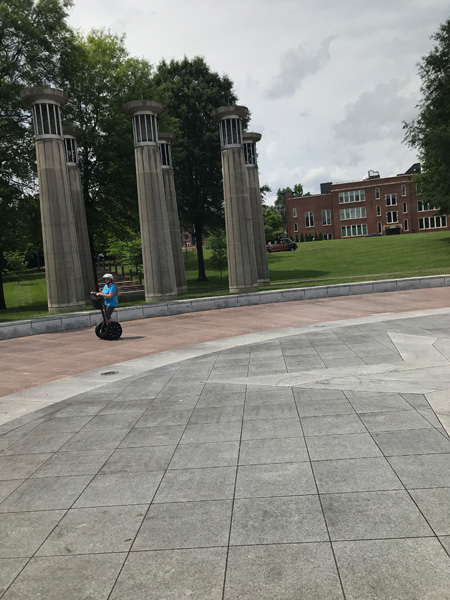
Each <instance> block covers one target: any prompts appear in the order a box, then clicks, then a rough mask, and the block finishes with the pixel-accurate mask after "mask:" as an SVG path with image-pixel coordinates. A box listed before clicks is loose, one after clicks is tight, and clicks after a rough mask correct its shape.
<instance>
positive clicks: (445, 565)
mask: <svg viewBox="0 0 450 600" xmlns="http://www.w3.org/2000/svg"><path fill="white" fill-rule="evenodd" d="M333 548H334V552H335V555H336V559H337V564H338V569H339V573H340V575H341V578H342V583H343V586H344V592H345V597H346V598H347V599H348V600H361V599H362V598H364V600H386V598H395V600H423V599H424V598H427V599H428V598H429V599H430V600H431V599H436V600H440V599H441V598H442V600H443V599H444V598H447V597H448V591H449V588H448V582H449V580H450V557H449V556H448V554H446V553H445V550H444V549H443V548H442V546H441V545H440V543H439V542H438V540H436V539H433V538H417V539H406V540H371V541H354V542H334V543H333Z"/></svg>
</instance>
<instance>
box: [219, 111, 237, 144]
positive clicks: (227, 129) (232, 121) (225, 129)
mask: <svg viewBox="0 0 450 600" xmlns="http://www.w3.org/2000/svg"><path fill="white" fill-rule="evenodd" d="M220 142H221V146H222V148H226V147H227V146H242V122H241V119H238V118H236V117H230V118H228V119H223V120H222V121H220Z"/></svg>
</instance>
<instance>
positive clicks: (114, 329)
mask: <svg viewBox="0 0 450 600" xmlns="http://www.w3.org/2000/svg"><path fill="white" fill-rule="evenodd" d="M121 335H122V325H121V324H120V323H118V322H117V321H113V322H112V323H108V325H107V326H106V336H105V337H106V339H107V340H118V339H119V338H120V336H121Z"/></svg>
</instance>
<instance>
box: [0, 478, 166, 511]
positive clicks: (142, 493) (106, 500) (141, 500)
mask: <svg viewBox="0 0 450 600" xmlns="http://www.w3.org/2000/svg"><path fill="white" fill-rule="evenodd" d="M163 475H164V471H150V472H146V473H142V472H141V473H107V474H104V475H97V476H96V477H94V479H93V480H92V482H91V483H90V484H89V486H88V487H87V488H86V489H85V491H84V492H83V493H82V494H81V496H80V497H79V498H78V500H77V501H76V503H75V504H74V508H89V507H94V506H118V505H126V504H150V502H151V501H152V499H153V496H154V495H155V492H156V490H157V489H158V485H159V483H160V481H161V479H162V476H163ZM0 506H1V505H0Z"/></svg>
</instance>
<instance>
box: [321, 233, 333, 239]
mask: <svg viewBox="0 0 450 600" xmlns="http://www.w3.org/2000/svg"><path fill="white" fill-rule="evenodd" d="M323 239H324V240H332V239H333V234H332V233H324V234H323Z"/></svg>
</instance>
